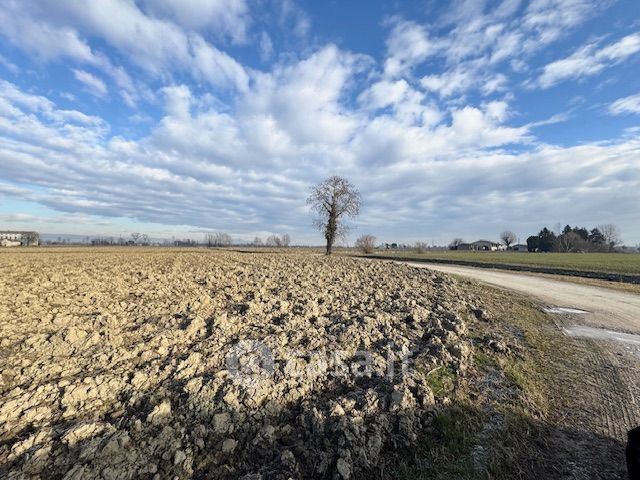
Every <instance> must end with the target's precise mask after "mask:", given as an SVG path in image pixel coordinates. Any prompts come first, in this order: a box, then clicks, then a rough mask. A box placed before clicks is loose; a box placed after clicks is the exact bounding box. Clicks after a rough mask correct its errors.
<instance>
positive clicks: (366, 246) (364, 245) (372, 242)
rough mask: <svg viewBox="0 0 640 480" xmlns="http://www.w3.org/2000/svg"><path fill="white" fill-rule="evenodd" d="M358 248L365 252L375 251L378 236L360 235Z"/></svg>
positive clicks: (357, 243) (357, 241) (357, 242)
mask: <svg viewBox="0 0 640 480" xmlns="http://www.w3.org/2000/svg"><path fill="white" fill-rule="evenodd" d="M356 248H359V249H360V250H361V251H362V252H363V253H373V251H374V250H375V249H376V237H374V236H373V235H360V236H359V237H358V239H357V240H356Z"/></svg>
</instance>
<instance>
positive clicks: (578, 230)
mask: <svg viewBox="0 0 640 480" xmlns="http://www.w3.org/2000/svg"><path fill="white" fill-rule="evenodd" d="M621 244H622V241H621V239H620V230H619V229H618V227H617V226H616V225H614V224H611V223H608V224H605V225H598V226H597V227H595V228H592V229H591V230H588V229H587V228H585V227H571V226H570V225H567V226H565V227H564V229H563V230H562V231H561V232H560V233H558V234H556V233H554V232H553V231H552V230H550V229H549V228H547V227H544V228H543V229H542V230H540V232H539V233H538V235H532V236H530V237H529V238H527V249H528V250H529V251H530V252H612V251H615V250H616V248H617V247H619V246H620V245H621Z"/></svg>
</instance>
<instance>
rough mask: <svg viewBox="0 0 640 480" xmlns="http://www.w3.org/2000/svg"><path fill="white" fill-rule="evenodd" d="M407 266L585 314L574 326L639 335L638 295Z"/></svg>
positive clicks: (450, 268)
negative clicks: (474, 281)
mask: <svg viewBox="0 0 640 480" xmlns="http://www.w3.org/2000/svg"><path fill="white" fill-rule="evenodd" d="M406 263H407V264H409V265H412V266H415V267H423V268H429V269H431V270H437V271H440V272H445V273H450V274H454V275H461V276H464V277H467V278H472V279H474V280H479V281H481V282H485V283H490V284H492V285H497V286H499V287H503V288H508V289H511V290H515V291H518V292H522V293H525V294H527V295H530V296H532V297H535V298H537V299H539V300H541V301H542V302H544V303H546V304H547V305H549V306H551V307H565V308H573V309H578V310H586V311H587V312H588V313H587V314H584V315H578V316H576V315H571V317H574V319H575V320H576V322H575V323H580V324H582V325H589V326H593V327H599V328H605V329H609V330H617V331H623V332H628V333H635V334H640V295H636V294H633V293H627V292H620V291H617V290H613V289H608V288H599V287H593V286H590V285H579V284H573V283H569V282H564V281H559V280H552V279H549V278H546V277H537V276H532V275H523V274H518V273H511V272H502V271H496V270H489V269H485V268H471V267H461V266H457V265H440V264H431V263H422V262H406ZM576 317H579V318H576Z"/></svg>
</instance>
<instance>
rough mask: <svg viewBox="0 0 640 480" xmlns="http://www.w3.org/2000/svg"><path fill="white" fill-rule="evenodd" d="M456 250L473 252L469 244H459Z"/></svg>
mask: <svg viewBox="0 0 640 480" xmlns="http://www.w3.org/2000/svg"><path fill="white" fill-rule="evenodd" d="M456 250H473V246H472V245H471V244H470V243H459V244H458V245H457V246H456Z"/></svg>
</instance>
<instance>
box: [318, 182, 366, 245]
mask: <svg viewBox="0 0 640 480" xmlns="http://www.w3.org/2000/svg"><path fill="white" fill-rule="evenodd" d="M307 205H311V208H312V209H313V210H315V212H316V213H317V214H318V218H317V219H316V221H315V225H316V227H317V228H318V229H319V230H320V231H321V232H322V233H323V234H324V238H325V240H326V241H327V250H326V253H327V255H331V249H332V247H333V244H334V242H335V241H336V238H339V237H343V236H344V235H345V234H346V232H347V230H348V229H347V226H346V225H345V223H344V221H343V217H344V216H345V215H346V216H348V217H355V216H357V215H358V214H359V213H360V193H359V192H358V190H357V189H356V187H355V186H354V185H353V184H352V183H351V182H349V180H347V179H346V178H342V177H338V176H333V177H330V178H328V179H326V180H325V181H324V182H322V183H320V184H318V185H316V186H315V187H313V190H312V191H311V195H309V198H307Z"/></svg>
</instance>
